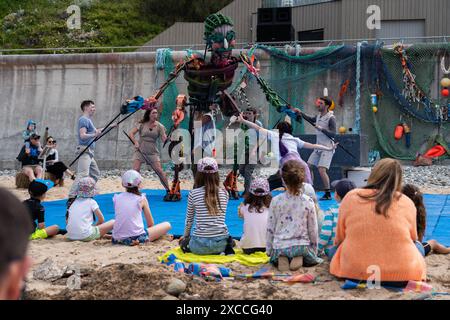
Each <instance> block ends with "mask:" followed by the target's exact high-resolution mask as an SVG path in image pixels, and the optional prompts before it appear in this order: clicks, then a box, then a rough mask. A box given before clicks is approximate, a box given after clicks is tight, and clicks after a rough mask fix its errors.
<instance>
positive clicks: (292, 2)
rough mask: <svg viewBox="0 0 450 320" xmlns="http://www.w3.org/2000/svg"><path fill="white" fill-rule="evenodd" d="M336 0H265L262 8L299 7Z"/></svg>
mask: <svg viewBox="0 0 450 320" xmlns="http://www.w3.org/2000/svg"><path fill="white" fill-rule="evenodd" d="M332 1H336V0H263V1H262V8H282V7H299V6H307V5H311V4H318V3H323V2H332Z"/></svg>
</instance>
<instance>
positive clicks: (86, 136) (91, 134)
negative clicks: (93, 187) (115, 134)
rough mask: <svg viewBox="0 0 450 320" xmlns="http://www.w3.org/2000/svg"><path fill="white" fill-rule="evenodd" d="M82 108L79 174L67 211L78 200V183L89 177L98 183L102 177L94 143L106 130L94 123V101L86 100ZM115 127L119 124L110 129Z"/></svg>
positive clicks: (73, 186)
mask: <svg viewBox="0 0 450 320" xmlns="http://www.w3.org/2000/svg"><path fill="white" fill-rule="evenodd" d="M80 108H81V111H82V112H83V115H82V116H81V117H80V118H79V119H78V132H77V134H78V146H77V148H76V153H77V154H78V155H79V157H77V160H78V166H77V174H76V179H75V181H74V182H73V184H72V187H71V188H70V191H69V199H68V200H67V209H69V207H70V206H71V204H72V202H73V201H74V200H75V198H76V195H77V188H78V182H79V181H80V179H82V178H85V177H88V176H89V177H91V178H93V179H94V180H95V181H96V182H97V181H98V179H99V177H100V170H99V168H98V165H97V162H96V161H95V159H94V149H95V142H93V141H94V140H95V139H96V138H97V137H99V136H101V135H102V132H103V129H104V128H101V129H97V128H96V127H95V126H94V123H93V122H92V117H93V116H94V114H95V111H96V109H95V103H94V101H92V100H85V101H83V102H82V103H81V106H80ZM115 126H117V124H112V125H110V126H109V127H110V128H113V127H115ZM87 146H89V148H88V149H87V150H86V151H85V149H86V147H87ZM80 154H81V155H80ZM72 164H73V162H72ZM72 164H71V165H72Z"/></svg>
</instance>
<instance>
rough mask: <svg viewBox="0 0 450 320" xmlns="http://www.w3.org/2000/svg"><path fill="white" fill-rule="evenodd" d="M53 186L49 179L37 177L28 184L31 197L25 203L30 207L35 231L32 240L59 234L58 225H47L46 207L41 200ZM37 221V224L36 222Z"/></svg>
mask: <svg viewBox="0 0 450 320" xmlns="http://www.w3.org/2000/svg"><path fill="white" fill-rule="evenodd" d="M52 187H53V183H52V182H51V181H48V180H40V179H36V180H34V181H32V182H31V183H30V185H29V186H28V193H29V194H30V199H28V200H25V201H24V202H23V203H24V205H25V206H26V207H27V208H28V212H29V213H30V216H31V222H32V223H33V233H32V234H31V235H30V240H36V239H46V238H48V237H52V236H55V235H57V234H58V232H59V227H58V226H57V225H53V226H49V227H46V226H45V209H44V206H43V205H42V204H41V202H42V201H43V200H44V199H45V195H46V193H47V191H48V190H49V189H50V188H52ZM36 221H37V224H36Z"/></svg>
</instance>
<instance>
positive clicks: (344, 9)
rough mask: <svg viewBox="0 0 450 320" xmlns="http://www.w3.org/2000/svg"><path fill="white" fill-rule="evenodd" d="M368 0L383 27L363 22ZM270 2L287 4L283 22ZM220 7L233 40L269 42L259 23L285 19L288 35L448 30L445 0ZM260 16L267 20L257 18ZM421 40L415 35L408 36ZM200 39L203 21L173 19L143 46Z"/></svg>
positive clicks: (250, 2) (257, 1)
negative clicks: (230, 23)
mask: <svg viewBox="0 0 450 320" xmlns="http://www.w3.org/2000/svg"><path fill="white" fill-rule="evenodd" d="M371 5H376V6H378V7H379V8H380V17H381V29H373V30H371V29H369V28H368V26H367V21H368V20H369V18H370V16H371V14H372V13H368V8H369V7H370V6H371ZM268 8H278V9H275V10H280V11H279V12H280V13H281V10H286V9H288V11H289V14H288V15H284V16H283V21H282V22H281V21H277V19H278V17H277V11H274V15H273V17H272V18H271V16H270V15H266V16H264V10H266V13H267V12H268V11H267V10H269V11H270V9H268ZM219 12H221V13H223V14H225V15H228V16H230V17H231V18H232V19H233V20H234V22H235V30H236V33H237V37H238V38H237V42H238V43H241V44H246V43H249V42H267V41H261V39H262V38H265V39H267V37H263V36H264V35H265V34H264V33H265V32H266V31H265V30H267V28H266V29H262V28H261V24H265V25H266V26H267V25H270V24H272V25H273V27H274V28H276V25H277V24H286V23H289V24H290V25H291V26H292V35H291V36H290V38H289V41H303V40H305V39H306V40H308V41H310V42H313V41H318V42H319V41H322V40H343V39H375V38H383V39H384V38H397V39H402V38H407V37H437V36H450V19H448V16H449V14H450V1H449V0H235V1H234V2H232V3H230V4H229V5H228V6H226V7H225V8H223V9H222V10H220V11H219ZM278 16H280V17H281V15H278ZM264 18H266V19H267V20H266V22H261V19H264ZM270 19H272V20H270ZM286 19H288V20H286ZM258 28H261V29H260V30H261V32H260V34H258ZM269 28H270V27H269ZM274 30H275V31H274V32H275V34H276V33H278V34H280V33H284V31H282V30H284V29H279V28H278V29H274ZM266 35H267V34H266ZM258 36H259V37H258ZM258 38H260V39H258ZM269 38H270V37H269ZM274 40H275V42H277V41H278V40H277V39H274ZM420 41H423V40H421V39H419V38H417V39H415V40H414V41H410V42H420ZM203 42H204V41H203V23H185V22H183V23H175V24H174V25H173V26H172V27H170V28H168V29H167V30H166V31H164V32H163V33H161V34H160V35H158V36H156V37H155V38H154V39H152V40H151V41H150V42H148V43H147V44H146V46H155V47H173V48H178V49H181V48H188V47H192V45H194V44H199V45H200V46H198V47H195V48H196V49H198V48H200V47H201V45H202V44H203ZM348 42H349V41H348ZM350 42H351V41H350ZM316 45H317V43H316ZM149 50H154V48H153V49H149Z"/></svg>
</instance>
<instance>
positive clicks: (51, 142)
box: [48, 140, 56, 144]
mask: <svg viewBox="0 0 450 320" xmlns="http://www.w3.org/2000/svg"><path fill="white" fill-rule="evenodd" d="M55 143H56V140H50V141H48V144H55Z"/></svg>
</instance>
